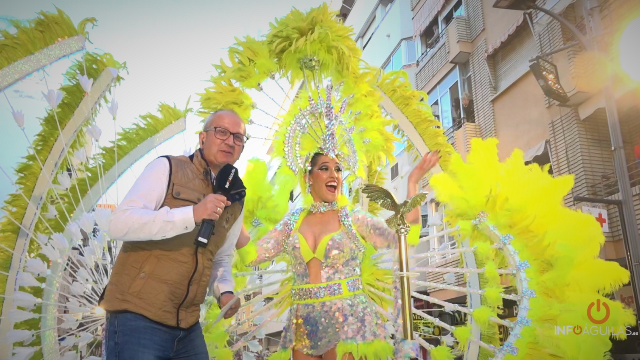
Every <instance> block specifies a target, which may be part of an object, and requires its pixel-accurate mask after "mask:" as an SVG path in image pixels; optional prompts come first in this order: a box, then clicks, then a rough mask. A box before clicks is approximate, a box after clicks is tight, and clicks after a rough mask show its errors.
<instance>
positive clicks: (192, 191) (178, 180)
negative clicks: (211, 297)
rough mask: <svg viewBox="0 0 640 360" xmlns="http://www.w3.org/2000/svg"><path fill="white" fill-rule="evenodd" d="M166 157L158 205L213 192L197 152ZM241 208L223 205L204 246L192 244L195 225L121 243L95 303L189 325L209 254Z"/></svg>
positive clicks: (203, 289) (196, 312) (201, 295)
mask: <svg viewBox="0 0 640 360" xmlns="http://www.w3.org/2000/svg"><path fill="white" fill-rule="evenodd" d="M167 158H168V159H169V162H170V168H171V172H170V176H169V183H168V187H167V195H166V196H165V200H164V202H163V204H162V207H165V206H168V207H169V208H172V209H173V208H179V207H184V206H191V205H195V204H197V203H199V202H200V201H201V200H202V199H203V198H204V197H205V196H206V195H207V194H211V193H212V192H213V191H212V186H211V180H210V176H209V175H208V174H209V168H208V167H207V166H206V163H205V162H204V161H203V159H202V158H201V157H200V152H199V151H196V152H195V154H194V155H192V156H191V157H186V156H177V157H173V156H170V157H167ZM241 211H242V205H241V204H240V203H239V202H235V203H234V204H232V205H231V206H229V207H227V208H225V209H224V211H223V212H222V214H221V215H220V219H219V220H218V221H217V222H216V227H215V234H214V235H213V236H212V237H211V239H210V240H209V244H208V245H207V247H201V248H196V245H195V244H194V239H195V237H196V235H197V234H198V230H199V229H200V226H199V225H196V227H195V229H193V230H192V231H190V232H188V233H184V234H180V235H178V236H175V237H173V238H169V239H163V240H150V241H135V242H134V241H127V242H124V245H123V246H122V249H121V250H120V253H119V254H118V257H117V259H116V263H115V265H114V267H113V271H112V273H111V278H110V279H109V284H108V285H107V288H106V290H105V293H104V299H103V301H102V302H101V306H102V307H103V308H104V309H105V310H107V311H131V312H134V313H137V314H140V315H143V316H145V317H147V318H149V319H151V320H154V321H157V322H160V323H162V324H165V325H168V326H175V327H180V328H188V327H190V326H192V325H194V324H195V323H196V322H198V320H199V318H200V304H202V303H203V302H204V299H205V296H206V294H207V287H208V285H209V281H210V277H211V268H212V267H213V258H214V257H215V255H216V253H217V252H218V249H220V247H222V245H223V244H224V242H225V240H226V237H227V233H228V232H229V229H230V228H231V226H232V225H233V224H234V223H235V221H236V220H237V219H238V217H239V216H240V213H241ZM116 240H117V239H116Z"/></svg>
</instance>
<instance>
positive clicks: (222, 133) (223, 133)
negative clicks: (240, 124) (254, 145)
mask: <svg viewBox="0 0 640 360" xmlns="http://www.w3.org/2000/svg"><path fill="white" fill-rule="evenodd" d="M202 131H204V132H207V131H213V135H215V137H216V138H217V139H219V140H222V141H225V140H227V139H228V138H229V136H232V135H233V143H234V144H236V145H239V146H242V145H244V144H245V143H246V142H247V140H249V137H247V136H246V135H245V134H242V133H232V132H231V131H229V130H227V129H225V128H223V127H212V128H208V129H204V130H202Z"/></svg>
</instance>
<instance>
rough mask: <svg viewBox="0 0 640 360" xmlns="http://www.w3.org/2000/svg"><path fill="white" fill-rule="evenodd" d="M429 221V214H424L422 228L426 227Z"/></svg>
mask: <svg viewBox="0 0 640 360" xmlns="http://www.w3.org/2000/svg"><path fill="white" fill-rule="evenodd" d="M428 223H429V215H422V228H423V229H424V228H426V227H427V224H428Z"/></svg>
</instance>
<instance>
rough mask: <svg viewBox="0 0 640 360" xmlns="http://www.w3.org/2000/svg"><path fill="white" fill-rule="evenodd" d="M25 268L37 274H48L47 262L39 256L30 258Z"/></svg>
mask: <svg viewBox="0 0 640 360" xmlns="http://www.w3.org/2000/svg"><path fill="white" fill-rule="evenodd" d="M25 270H26V271H28V272H30V273H32V274H33V275H36V276H42V275H46V273H47V264H45V263H44V261H42V260H41V259H39V258H33V259H29V260H27V263H26V265H25Z"/></svg>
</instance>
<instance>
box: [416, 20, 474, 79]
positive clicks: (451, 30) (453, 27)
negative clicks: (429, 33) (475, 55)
mask: <svg viewBox="0 0 640 360" xmlns="http://www.w3.org/2000/svg"><path fill="white" fill-rule="evenodd" d="M470 34H471V30H470V28H469V20H468V18H467V17H466V16H458V17H455V18H453V20H452V21H451V22H450V23H449V25H447V27H446V28H445V29H444V30H443V31H442V32H440V34H438V35H437V36H435V37H433V38H432V39H430V40H429V41H428V42H427V49H426V50H425V51H424V52H423V53H422V55H420V57H419V58H418V61H417V64H418V71H417V73H416V88H418V89H423V88H424V87H425V86H426V85H427V83H429V82H430V81H431V80H432V79H433V78H434V77H435V76H436V75H437V74H438V72H440V70H441V69H442V68H443V67H444V66H445V65H446V64H447V63H449V64H459V63H464V62H466V61H468V60H469V57H470V56H471V52H472V51H473V44H472V43H471V41H470V38H471V35H470ZM445 73H446V72H445ZM443 75H444V74H443Z"/></svg>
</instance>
